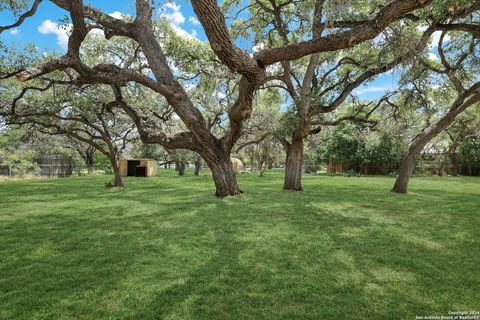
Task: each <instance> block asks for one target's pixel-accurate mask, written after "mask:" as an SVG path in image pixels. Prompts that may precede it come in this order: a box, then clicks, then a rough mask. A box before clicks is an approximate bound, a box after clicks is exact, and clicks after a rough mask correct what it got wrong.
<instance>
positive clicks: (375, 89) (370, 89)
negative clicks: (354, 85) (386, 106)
mask: <svg viewBox="0 0 480 320" xmlns="http://www.w3.org/2000/svg"><path fill="white" fill-rule="evenodd" d="M390 89H392V87H389V86H372V87H366V88H365V89H356V90H355V91H354V93H355V94H365V93H371V92H381V91H388V90H390Z"/></svg>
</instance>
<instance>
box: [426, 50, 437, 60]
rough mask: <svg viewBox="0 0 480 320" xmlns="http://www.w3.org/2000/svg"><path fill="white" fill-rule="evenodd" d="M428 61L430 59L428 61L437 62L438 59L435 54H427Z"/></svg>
mask: <svg viewBox="0 0 480 320" xmlns="http://www.w3.org/2000/svg"><path fill="white" fill-rule="evenodd" d="M428 59H430V60H438V57H437V55H436V54H435V53H433V52H430V53H429V54H428Z"/></svg>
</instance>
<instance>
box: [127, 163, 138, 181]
mask: <svg viewBox="0 0 480 320" xmlns="http://www.w3.org/2000/svg"><path fill="white" fill-rule="evenodd" d="M139 165H140V161H136V160H132V161H128V167H127V176H129V177H135V176H136V175H137V166H139Z"/></svg>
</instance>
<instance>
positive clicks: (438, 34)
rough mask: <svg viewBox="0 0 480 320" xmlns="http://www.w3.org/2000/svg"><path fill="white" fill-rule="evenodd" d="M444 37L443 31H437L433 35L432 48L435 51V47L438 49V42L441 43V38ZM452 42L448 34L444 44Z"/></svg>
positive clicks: (444, 38)
mask: <svg viewBox="0 0 480 320" xmlns="http://www.w3.org/2000/svg"><path fill="white" fill-rule="evenodd" d="M441 36H442V32H441V31H435V32H434V33H433V35H432V40H431V41H430V48H431V49H433V48H435V47H438V41H440V37H441ZM449 41H450V36H449V35H448V34H446V35H445V36H444V37H443V43H444V44H445V43H447V42H449Z"/></svg>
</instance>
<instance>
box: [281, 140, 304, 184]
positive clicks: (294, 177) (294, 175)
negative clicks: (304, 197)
mask: <svg viewBox="0 0 480 320" xmlns="http://www.w3.org/2000/svg"><path fill="white" fill-rule="evenodd" d="M302 165H303V140H302V139H296V140H293V141H292V143H291V144H290V145H289V146H288V148H287V160H286V162H285V180H284V184H283V189H284V190H295V191H303V187H302Z"/></svg>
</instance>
